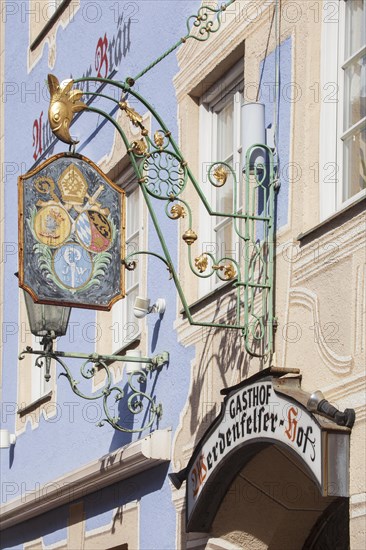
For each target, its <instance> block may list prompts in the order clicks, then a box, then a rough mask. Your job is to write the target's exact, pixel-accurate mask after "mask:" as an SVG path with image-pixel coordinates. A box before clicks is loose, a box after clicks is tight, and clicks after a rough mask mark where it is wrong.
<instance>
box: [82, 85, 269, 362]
mask: <svg viewBox="0 0 366 550" xmlns="http://www.w3.org/2000/svg"><path fill="white" fill-rule="evenodd" d="M84 81H98V82H106V83H108V84H110V85H112V86H114V87H117V88H119V89H120V90H121V92H122V94H123V99H125V97H126V94H129V95H130V96H132V97H133V98H134V99H135V100H136V101H137V102H138V103H139V104H140V105H142V106H143V108H145V109H146V110H148V111H149V112H150V113H151V115H152V116H153V118H154V121H155V123H156V127H157V128H158V130H157V132H158V133H159V134H160V135H161V136H162V138H163V140H162V142H161V144H160V146H157V145H156V144H155V143H154V141H153V140H152V139H151V137H150V136H148V135H142V138H141V139H142V140H143V142H144V144H145V147H146V151H145V152H144V153H138V152H135V151H134V144H133V143H130V141H129V140H128V138H127V136H126V134H125V133H124V131H123V129H122V127H121V126H120V124H119V123H118V122H117V121H116V120H115V119H114V118H113V117H112V116H111V115H110V114H109V113H107V112H105V111H103V110H101V109H97V108H93V107H89V108H88V111H90V112H94V113H96V114H98V115H101V116H103V117H105V118H106V119H107V120H109V121H110V122H111V123H112V124H113V125H114V127H115V128H116V130H117V131H118V133H119V135H120V136H121V138H122V140H123V142H124V144H125V147H126V149H127V152H128V154H129V156H130V160H131V164H132V166H133V169H134V171H135V175H136V177H137V180H138V182H139V184H140V189H141V192H142V194H143V196H144V199H145V202H146V204H147V207H148V210H149V213H150V215H151V218H152V221H153V224H154V227H155V230H156V232H157V235H158V237H159V241H160V244H161V247H162V251H163V257H164V261H165V264H166V266H167V267H168V270H169V272H170V275H171V278H172V279H173V280H174V283H175V286H176V288H177V291H178V294H179V297H180V299H181V302H182V304H183V308H184V312H185V315H186V317H187V319H188V321H189V322H190V323H191V324H192V325H200V326H206V327H214V328H231V329H240V330H241V331H242V333H243V336H244V340H245V348H246V351H247V352H248V353H249V354H250V355H252V356H257V357H264V356H268V355H269V354H271V352H272V343H273V322H274V318H273V256H274V253H273V247H274V242H273V241H274V208H275V190H276V187H277V168H276V165H275V155H274V152H273V151H272V150H271V149H270V148H269V147H267V146H266V145H264V144H257V145H254V146H253V147H252V148H251V149H250V150H249V151H247V152H246V169H245V170H244V176H243V177H244V207H243V212H240V211H238V210H236V206H235V205H236V204H237V202H238V195H239V182H238V178H237V175H236V173H235V172H234V171H233V169H232V168H231V167H230V165H228V164H226V163H224V162H219V161H216V162H214V163H212V164H211V165H210V166H209V167H208V170H207V179H208V181H209V182H210V183H211V185H213V186H215V187H221V184H219V183H218V182H217V180H216V179H215V176H214V172H215V169H217V168H218V167H221V168H222V169H224V170H225V172H226V176H227V182H226V183H225V185H232V191H233V203H232V205H233V206H232V209H231V210H229V211H225V212H221V211H217V210H216V209H215V208H213V207H212V205H211V204H210V200H209V199H208V197H207V196H206V194H205V192H204V191H203V189H202V186H201V185H200V183H199V182H198V181H197V180H196V178H195V177H194V175H193V173H192V171H191V170H190V168H189V166H188V164H187V162H186V161H185V159H184V156H183V154H182V153H181V151H180V148H179V147H178V145H177V143H176V142H175V140H174V139H173V137H172V135H171V133H170V131H169V129H168V128H167V127H166V126H165V124H164V121H163V120H162V119H161V117H160V116H159V114H158V113H157V112H156V111H155V110H154V108H153V107H152V106H151V105H150V104H149V103H148V102H147V101H146V100H145V99H144V98H143V97H142V96H141V95H140V94H138V93H137V92H136V91H135V90H134V89H133V88H132V87H131V86H130V85H128V84H126V83H120V82H115V81H110V80H107V79H101V78H93V77H88V78H83V79H80V80H76V81H75V84H77V83H78V82H84ZM90 94H92V92H90ZM135 103H136V102H135V101H134V102H133V104H134V105H135ZM140 127H141V128H140V129H141V130H142V131H143V129H144V128H143V125H142V124H140ZM258 148H259V149H261V150H262V152H263V154H264V155H265V157H266V162H265V164H264V165H261V166H257V168H256V169H255V171H254V174H253V175H252V176H251V175H250V168H249V166H250V159H251V158H252V156H254V152H255V151H256V150H257V149H258ZM188 184H191V185H192V186H193V189H194V190H195V192H196V193H197V195H198V198H199V200H200V201H201V202H202V203H203V204H204V206H205V209H206V210H207V212H208V214H209V215H210V216H216V217H221V218H222V219H229V218H230V219H232V220H233V226H234V230H235V233H236V234H237V235H238V238H239V241H240V242H241V243H242V245H243V254H241V258H240V259H239V261H238V260H237V259H236V258H234V257H232V256H230V255H225V256H223V257H220V256H217V255H214V254H212V253H209V252H205V253H204V254H205V256H206V257H207V260H208V264H209V266H208V269H207V271H205V272H204V273H201V272H199V271H198V270H197V268H196V267H195V261H194V254H193V252H192V246H191V245H188V264H189V267H190V269H191V271H192V272H193V273H194V274H195V275H197V276H198V277H201V278H208V277H216V278H217V279H219V280H221V281H225V280H226V277H225V269H226V268H225V266H227V265H229V264H231V265H232V266H233V267H234V269H235V272H236V275H235V278H234V279H233V281H232V289H233V291H234V293H235V299H236V307H235V311H234V312H232V315H229V317H230V319H228V320H227V322H203V321H196V320H195V319H194V318H193V316H192V314H191V308H190V306H189V304H188V302H187V300H186V297H185V294H184V290H183V288H182V285H181V282H180V277H179V275H178V273H177V272H176V269H175V267H174V265H173V262H172V259H171V254H170V251H169V249H168V246H167V244H166V239H165V237H164V234H163V232H162V230H161V228H160V224H159V220H158V216H157V215H156V212H155V209H154V201H155V200H159V201H165V203H166V204H165V212H166V214H167V216H168V217H169V218H171V219H173V216H172V213H171V212H172V206H174V205H177V204H179V205H181V206H183V207H184V209H185V210H186V213H187V222H188V224H187V225H188V227H187V229H188V230H194V227H193V216H192V211H191V208H190V206H189V204H188V202H187V201H186V200H184V199H182V198H181V195H182V193H183V192H184V191H185V190H186V188H187V185H188ZM218 192H220V190H218ZM140 253H142V254H145V253H148V252H144V251H140ZM135 254H136V253H135ZM126 262H127V259H126V260H125V263H126ZM127 263H128V262H127ZM130 267H132V266H130Z"/></svg>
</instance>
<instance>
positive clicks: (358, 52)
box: [341, 0, 366, 201]
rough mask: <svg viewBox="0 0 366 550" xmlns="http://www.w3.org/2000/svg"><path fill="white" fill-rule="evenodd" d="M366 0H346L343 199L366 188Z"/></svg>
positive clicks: (343, 66)
mask: <svg viewBox="0 0 366 550" xmlns="http://www.w3.org/2000/svg"><path fill="white" fill-rule="evenodd" d="M365 7H366V0H352V1H350V0H348V1H347V2H345V40H344V44H345V46H344V53H343V56H342V57H343V65H342V69H343V72H344V75H343V78H344V81H343V83H344V91H343V98H344V99H343V135H342V136H341V139H342V142H343V192H342V200H343V201H346V200H347V199H349V198H350V197H353V196H354V195H357V194H358V193H359V192H360V191H362V190H364V189H366V159H365V154H366V153H365V151H366V141H365V136H366V105H365V103H366V41H365V32H366V31H365V28H366V25H365V23H366V21H365V16H366V9H365Z"/></svg>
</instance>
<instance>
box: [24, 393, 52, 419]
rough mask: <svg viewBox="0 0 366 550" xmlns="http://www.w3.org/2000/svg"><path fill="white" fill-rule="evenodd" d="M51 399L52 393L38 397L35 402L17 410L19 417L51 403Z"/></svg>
mask: <svg viewBox="0 0 366 550" xmlns="http://www.w3.org/2000/svg"><path fill="white" fill-rule="evenodd" d="M51 399H52V391H50V392H48V393H46V394H45V395H42V397H39V398H38V399H36V400H35V401H32V403H29V405H26V406H25V407H22V408H21V409H19V410H18V414H19V416H25V415H26V414H28V413H31V412H33V411H34V410H35V409H38V407H40V406H41V405H44V404H45V403H48V401H51Z"/></svg>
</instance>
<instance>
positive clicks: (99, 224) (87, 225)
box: [75, 210, 112, 253]
mask: <svg viewBox="0 0 366 550" xmlns="http://www.w3.org/2000/svg"><path fill="white" fill-rule="evenodd" d="M75 233H76V235H77V238H78V239H79V241H80V243H81V244H82V245H83V246H84V247H85V248H86V249H87V250H89V251H90V252H94V253H99V252H105V251H106V250H108V248H109V247H110V246H111V244H112V229H111V225H110V223H109V221H108V220H107V218H106V217H105V216H104V215H103V214H101V213H100V212H96V211H94V210H87V211H86V212H82V213H81V214H80V215H79V216H78V217H77V219H76V222H75Z"/></svg>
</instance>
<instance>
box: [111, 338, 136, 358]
mask: <svg viewBox="0 0 366 550" xmlns="http://www.w3.org/2000/svg"><path fill="white" fill-rule="evenodd" d="M140 343H141V332H139V333H138V335H137V336H136V338H134V339H133V340H131V341H130V342H128V343H127V344H124V346H123V347H122V348H117V349H116V350H114V351H113V354H112V355H126V353H127V351H129V350H133V349H136V348H138V346H139V345H140Z"/></svg>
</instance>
